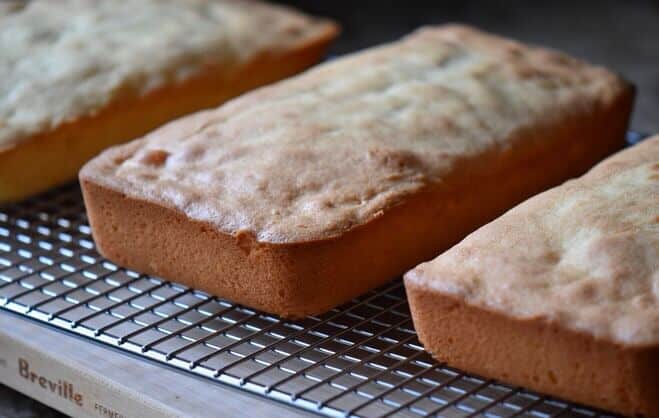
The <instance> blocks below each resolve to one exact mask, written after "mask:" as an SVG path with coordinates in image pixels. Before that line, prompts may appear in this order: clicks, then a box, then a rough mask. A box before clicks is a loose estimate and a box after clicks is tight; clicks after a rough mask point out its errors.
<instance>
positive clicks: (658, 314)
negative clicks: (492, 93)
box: [405, 136, 659, 346]
mask: <svg viewBox="0 0 659 418" xmlns="http://www.w3.org/2000/svg"><path fill="white" fill-rule="evenodd" d="M405 280H406V284H408V285H413V286H422V287H427V288H428V290H429V291H438V292H440V293H443V294H448V295H453V296H455V297H457V298H458V299H460V300H464V301H466V302H467V303H469V304H470V305H474V306H478V307H484V308H487V309H490V310H494V311H496V312H501V313H503V314H506V315H508V316H513V317H517V318H527V319H534V318H543V319H546V320H549V321H551V322H556V323H560V324H563V325H565V326H567V327H569V328H571V329H573V330H575V331H580V332H586V333H588V334H591V335H594V336H595V337H598V338H603V339H609V340H613V341H616V342H619V343H623V344H629V345H638V346H645V345H657V344H659V136H655V137H654V138H653V139H649V140H647V141H645V142H644V143H642V144H640V145H637V146H635V147H632V148H631V149H628V150H625V151H622V152H620V153H618V154H616V155H615V156H613V157H610V158H608V159H607V160H605V161H604V162H602V163H600V164H599V165H597V166H596V167H595V168H593V169H592V170H591V171H590V172H588V173H587V174H586V175H584V176H583V177H581V178H578V179H576V180H571V181H569V182H567V183H565V184H563V185H562V186H559V187H556V188H554V189H551V190H549V191H547V192H544V193H541V194H539V195H537V196H535V197H533V198H531V199H529V200H527V201H526V202H524V203H522V204H521V205H519V206H517V207H515V208H513V209H511V210H510V211H509V212H508V213H506V214H505V215H503V216H502V217H500V218H499V219H497V220H495V221H493V222H491V223H490V224H488V225H485V226H484V227H482V228H480V229H479V230H477V231H476V232H474V233H472V234H471V235H469V236H468V237H467V238H465V239H464V240H463V241H462V242H461V243H460V244H458V245H456V246H455V247H453V248H452V249H450V250H449V251H447V252H445V253H444V254H442V255H440V256H439V257H437V258H436V259H435V260H433V261H430V262H428V263H424V264H421V265H419V266H418V267H416V268H415V269H414V270H412V271H411V272H409V273H407V274H406V276H405Z"/></svg>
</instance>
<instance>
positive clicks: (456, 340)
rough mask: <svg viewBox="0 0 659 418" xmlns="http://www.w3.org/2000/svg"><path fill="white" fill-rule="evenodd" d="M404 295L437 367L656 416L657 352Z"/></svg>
mask: <svg viewBox="0 0 659 418" xmlns="http://www.w3.org/2000/svg"><path fill="white" fill-rule="evenodd" d="M414 274H415V272H414V270H412V271H411V272H408V273H407V274H406V275H405V280H404V281H405V289H406V292H407V297H408V300H409V305H410V311H411V313H412V319H413V322H414V326H415V329H416V331H417V334H418V336H419V340H420V341H421V343H422V344H423V345H424V347H425V349H426V350H427V351H428V352H430V353H431V354H432V355H433V357H435V358H436V359H437V360H439V361H443V362H446V363H447V364H449V365H451V366H454V367H457V368H460V369H462V370H465V371H467V372H470V373H475V374H478V375H481V376H485V377H488V378H494V379H501V380H502V381H505V382H508V383H512V384H514V385H520V386H524V387H527V388H530V389H532V390H536V391H539V392H542V393H547V394H551V395H554V396H558V397H561V398H564V399H567V400H570V401H574V402H578V403H583V404H589V405H596V406H598V407H600V408H605V409H610V410H613V411H616V412H619V413H623V414H626V415H636V414H642V415H646V416H659V373H657V370H659V347H657V346H639V347H630V346H625V345H622V344H619V343H616V342H613V341H609V340H605V339H598V338H595V337H593V336H592V335H588V334H586V333H582V332H577V331H574V330H571V329H567V328H564V327H561V326H560V325H558V324H556V323H552V322H551V321H549V320H547V319H546V318H542V317H534V318H512V317H509V316H506V315H505V314H504V313H501V312H496V311H493V310H489V309H486V308H483V307H478V306H472V305H470V304H468V303H467V302H465V301H463V300H461V299H459V298H457V297H455V296H453V295H448V294H443V293H441V292H438V291H434V290H431V289H428V288H427V287H424V286H419V285H418V284H417V283H416V282H415V280H414V279H413V276H414Z"/></svg>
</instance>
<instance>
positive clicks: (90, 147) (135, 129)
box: [0, 0, 337, 202]
mask: <svg viewBox="0 0 659 418" xmlns="http://www.w3.org/2000/svg"><path fill="white" fill-rule="evenodd" d="M9 6H10V7H5V8H2V9H0V202H1V201H5V200H10V199H17V198H21V197H24V196H26V195H28V194H31V193H35V192H38V191H40V190H43V189H46V188H48V187H50V186H52V185H54V184H56V183H59V182H62V181H66V180H70V179H72V178H74V177H75V175H76V174H77V172H78V170H79V169H80V167H81V166H82V164H83V163H84V162H86V161H87V160H89V159H90V158H91V157H92V156H94V155H96V154H97V153H98V152H99V151H101V150H102V149H104V148H106V147H107V146H110V145H113V144H117V143H119V142H125V141H127V140H130V139H134V138H137V137H140V136H142V135H144V134H145V133H147V132H148V131H150V130H152V129H154V128H156V127H157V126H159V125H161V124H163V123H165V122H167V121H169V120H171V119H174V118H176V117H178V116H181V115H183V114H186V113H190V112H192V111H196V110H199V109H202V108H206V107H210V106H216V105H218V104H220V103H221V102H223V101H225V100H227V99H229V98H231V97H234V96H236V95H238V94H240V93H242V92H244V91H246V90H249V89H251V88H254V87H257V86H260V85H263V84H267V83H269V82H272V81H275V80H278V79H281V78H283V77H286V76H289V75H291V74H294V73H296V72H298V71H300V70H302V69H304V68H306V67H308V66H310V65H311V64H313V63H315V62H316V61H317V60H318V59H319V58H320V57H321V56H322V55H323V54H324V51H325V47H326V46H327V44H328V43H329V42H330V41H331V40H332V39H333V38H334V37H335V36H336V34H337V27H336V25H334V24H333V23H331V22H328V21H324V20H318V19H314V18H311V17H308V16H305V15H302V14H300V13H297V12H295V11H293V10H291V9H288V8H284V7H280V6H274V5H268V4H265V3H261V2H257V1H241V0H144V1H137V2H136V1H129V0H119V1H109V2H108V1H88V0H61V1H56V2H53V1H45V0H34V1H31V2H29V3H28V2H24V3H20V4H17V3H10V4H9Z"/></svg>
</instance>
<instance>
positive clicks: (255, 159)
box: [80, 26, 632, 316]
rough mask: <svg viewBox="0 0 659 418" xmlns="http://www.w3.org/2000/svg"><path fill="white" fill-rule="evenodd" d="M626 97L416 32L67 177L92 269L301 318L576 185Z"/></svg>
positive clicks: (617, 139)
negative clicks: (90, 238) (547, 191)
mask: <svg viewBox="0 0 659 418" xmlns="http://www.w3.org/2000/svg"><path fill="white" fill-rule="evenodd" d="M631 99H632V92H631V88H630V87H629V86H628V85H627V84H626V83H624V82H623V81H622V80H621V79H620V78H618V77H617V76H615V75H613V74H612V73H610V72H608V71H606V70H604V69H602V68H598V67H593V66H590V65H588V64H585V63H584V62H581V61H579V60H576V59H573V58H570V57H567V56H565V55H562V54H560V53H556V52H551V51H548V50H544V49H539V48H531V47H527V46H523V45H521V44H519V43H515V42H512V41H507V40H504V39H501V38H498V37H495V36H492V35H487V34H485V33H482V32H479V31H477V30H475V29H471V28H467V27H463V26H446V27H437V28H426V29H422V30H419V31H417V32H415V33H414V34H412V35H410V36H408V37H406V38H404V39H403V40H401V41H399V42H396V43H393V44H391V45H387V46H383V47H379V48H374V49H372V50H369V51H365V52H363V53H359V54H355V55H352V56H348V57H345V58H341V59H337V60H335V61H333V62H330V63H327V64H324V65H322V66H319V67H317V68H315V69H312V70H309V71H307V72H306V73H304V74H302V75H300V76H298V77H295V78H293V79H289V80H286V81H284V82H280V83H278V84H276V85H273V86H270V87H266V88H262V89H260V90H258V91H255V92H252V93H250V94H247V95H244V96H242V97H240V98H238V99H236V100H233V101H231V102H229V103H227V104H226V105H224V106H222V107H220V108H218V109H215V110H210V111H206V112H201V113H197V114H195V115H194V116H191V117H187V118H184V119H181V120H179V121H176V122H174V123H171V124H169V125H167V126H165V127H163V128H161V129H159V130H157V131H155V132H153V133H151V134H149V135H148V136H146V137H144V138H143V139H140V140H137V141H134V142H132V143H130V144H128V145H125V146H121V147H117V148H113V149H111V150H109V151H107V152H105V153H103V154H102V155H101V156H100V157H98V158H96V159H95V160H93V161H92V162H90V163H89V164H88V165H87V166H86V167H85V168H84V169H83V170H82V171H81V174H80V179H81V181H82V185H83V189H84V192H85V199H86V204H87V209H88V212H89V216H90V221H91V224H92V228H93V231H94V236H95V238H96V241H97V244H98V246H99V249H100V250H101V251H102V252H103V253H104V254H105V255H106V256H108V257H110V258H112V259H114V260H117V261H119V262H121V263H124V264H126V265H128V266H132V267H135V268H139V269H141V270H143V271H147V272H152V273H156V274H160V275H163V276H165V277H169V278H171V279H175V280H178V281H181V282H183V283H187V284H191V285H194V286H197V287H200V288H202V289H206V290H208V291H211V292H213V293H216V294H218V295H220V296H224V297H227V298H229V299H233V300H236V301H238V302H242V303H246V304H248V305H251V306H255V307H258V308H262V309H265V310H268V311H271V312H276V313H279V314H282V315H287V316H301V315H304V314H307V313H317V312H320V311H323V310H325V309H328V308H330V307H331V306H333V305H336V304H338V303H341V302H344V301H346V300H349V299H350V298H352V297H354V296H357V295H358V294H360V293H361V292H363V291H365V290H367V289H369V288H372V287H374V286H377V285H379V284H382V283H383V282H385V281H387V280H389V279H391V278H393V277H395V276H396V275H397V274H400V273H402V272H403V271H404V270H405V269H407V268H409V267H411V266H413V265H414V264H416V263H418V262H419V261H422V260H424V259H428V258H429V257H431V256H433V255H436V254H437V253H438V252H439V251H441V250H443V249H445V248H446V247H447V246H448V245H450V244H452V243H454V242H455V241H456V240H458V239H460V238H462V237H463V236H464V235H465V234H466V233H467V232H469V231H471V230H473V229H474V228H475V227H477V226H479V225H480V224H482V223H483V222H485V221H488V220H490V219H492V218H493V217H494V216H496V215H498V214H500V213H501V212H502V211H503V210H505V209H507V208H509V207H510V206H512V205H513V204H515V203H517V202H519V201H520V200H521V199H523V198H524V197H527V196H528V195H530V194H533V193H535V192H537V191H539V190H542V189H544V188H546V187H548V186H550V185H553V184H556V183H557V182H560V181H562V180H564V179H565V178H567V177H569V176H572V175H576V174H578V173H581V172H583V171H584V170H585V169H586V168H588V167H589V166H590V165H592V164H593V163H594V162H595V161H597V160H598V159H600V158H602V157H603V156H604V155H606V154H608V153H610V152H611V151H613V150H615V149H617V148H619V147H620V146H621V144H622V143H623V139H622V138H623V134H624V131H625V128H626V124H627V119H628V115H629V111H630V107H631ZM164 219H168V221H167V222H166V221H165V220H164ZM128 236H136V237H138V238H137V241H136V240H135V239H132V238H131V239H127V237H128ZM170 241H171V242H170ZM192 248H196V249H197V250H198V251H199V252H201V253H199V254H197V253H196V252H195V251H196V250H195V251H193V250H192Z"/></svg>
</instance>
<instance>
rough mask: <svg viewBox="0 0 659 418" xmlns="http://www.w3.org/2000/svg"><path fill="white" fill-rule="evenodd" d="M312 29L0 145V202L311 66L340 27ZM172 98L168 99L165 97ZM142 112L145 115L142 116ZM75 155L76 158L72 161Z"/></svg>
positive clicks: (71, 175) (49, 183) (323, 24)
mask: <svg viewBox="0 0 659 418" xmlns="http://www.w3.org/2000/svg"><path fill="white" fill-rule="evenodd" d="M318 25H319V28H318V30H317V31H315V32H314V34H313V36H310V37H307V38H303V39H300V41H299V42H297V43H296V44H293V45H291V46H290V47H289V48H287V49H285V50H275V51H266V52H263V53H260V54H258V55H256V56H254V57H253V58H252V59H250V60H248V61H246V62H244V63H242V64H241V65H239V66H238V67H237V68H231V69H230V70H229V71H228V69H227V68H223V67H222V66H221V65H219V64H215V65H209V66H207V67H205V68H202V69H201V70H199V71H198V72H197V73H196V74H195V75H194V76H192V77H189V78H188V79H186V80H184V81H181V82H179V83H175V84H166V85H164V86H161V87H159V88H156V89H154V90H151V91H149V92H148V93H146V94H144V95H130V96H124V97H122V98H119V99H117V100H114V101H111V102H110V103H108V104H107V105H106V106H104V107H103V108H101V109H100V110H98V111H96V112H94V113H91V114H85V115H81V116H80V117H78V118H76V119H73V120H69V121H65V122H62V123H60V124H59V125H57V126H56V127H54V128H53V129H52V130H49V131H47V132H39V133H36V134H33V135H30V136H28V137H27V138H25V139H23V140H21V141H20V142H17V143H13V144H10V145H9V146H8V147H5V148H0V203H2V202H5V201H11V200H18V199H21V198H24V197H27V196H29V195H32V194H35V193H38V192H40V191H44V190H46V189H48V188H50V187H52V186H55V185H58V184H61V183H63V182H65V181H69V180H71V179H73V178H75V176H76V173H77V172H78V170H79V169H80V168H81V166H82V165H83V164H84V163H85V162H86V161H88V160H89V159H90V158H92V157H93V156H94V155H96V154H97V153H99V152H100V151H102V150H103V149H104V148H107V147H109V146H112V145H115V144H119V143H122V142H126V141H129V140H131V139H134V138H137V137H140V136H142V135H144V134H146V133H148V132H149V131H151V130H152V129H155V128H156V127H158V126H160V125H162V124H164V123H166V122H169V121H172V120H174V119H176V118H177V117H180V116H183V115H186V114H189V113H192V112H194V111H198V110H201V109H204V108H208V107H212V106H217V105H219V104H221V103H223V102H224V101H226V100H228V99H231V98H232V97H235V96H237V95H239V94H241V93H244V92H246V91H248V90H251V89H253V88H256V87H259V86H263V85H265V84H268V83H270V82H273V81H277V80H280V79H283V78H286V77H289V76H291V75H294V74H296V73H298V72H299V71H302V70H304V69H306V68H308V67H310V66H311V65H313V64H314V63H316V62H317V61H319V60H320V59H321V58H322V56H323V55H324V54H325V53H326V50H327V48H328V46H329V44H330V43H331V41H332V40H334V39H335V38H336V36H337V35H338V33H339V32H340V26H339V25H338V24H336V23H335V22H333V21H330V20H325V19H319V21H318ZM245 74H249V76H248V77H245ZM209 91H210V92H212V93H211V94H209V93H208V92H209ZM173 97H175V98H176V100H175V101H173V100H171V98H173ZM141 109H147V110H149V113H148V114H144V112H143V111H141ZM145 118H148V120H147V122H144V119H145ZM92 138H94V140H89V139H92ZM76 152H77V153H79V154H80V157H79V158H73V156H76ZM35 153H36V154H38V155H40V158H42V162H41V163H40V165H39V169H38V170H37V169H35V168H36V167H35V164H34V162H33V161H32V160H31V158H30V157H31V156H32V155H34V154H35ZM62 163H66V167H65V170H64V172H63V173H60V172H58V171H57V169H56V168H57V167H59V166H60V165H61V164H62ZM25 189H27V190H25Z"/></svg>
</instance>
